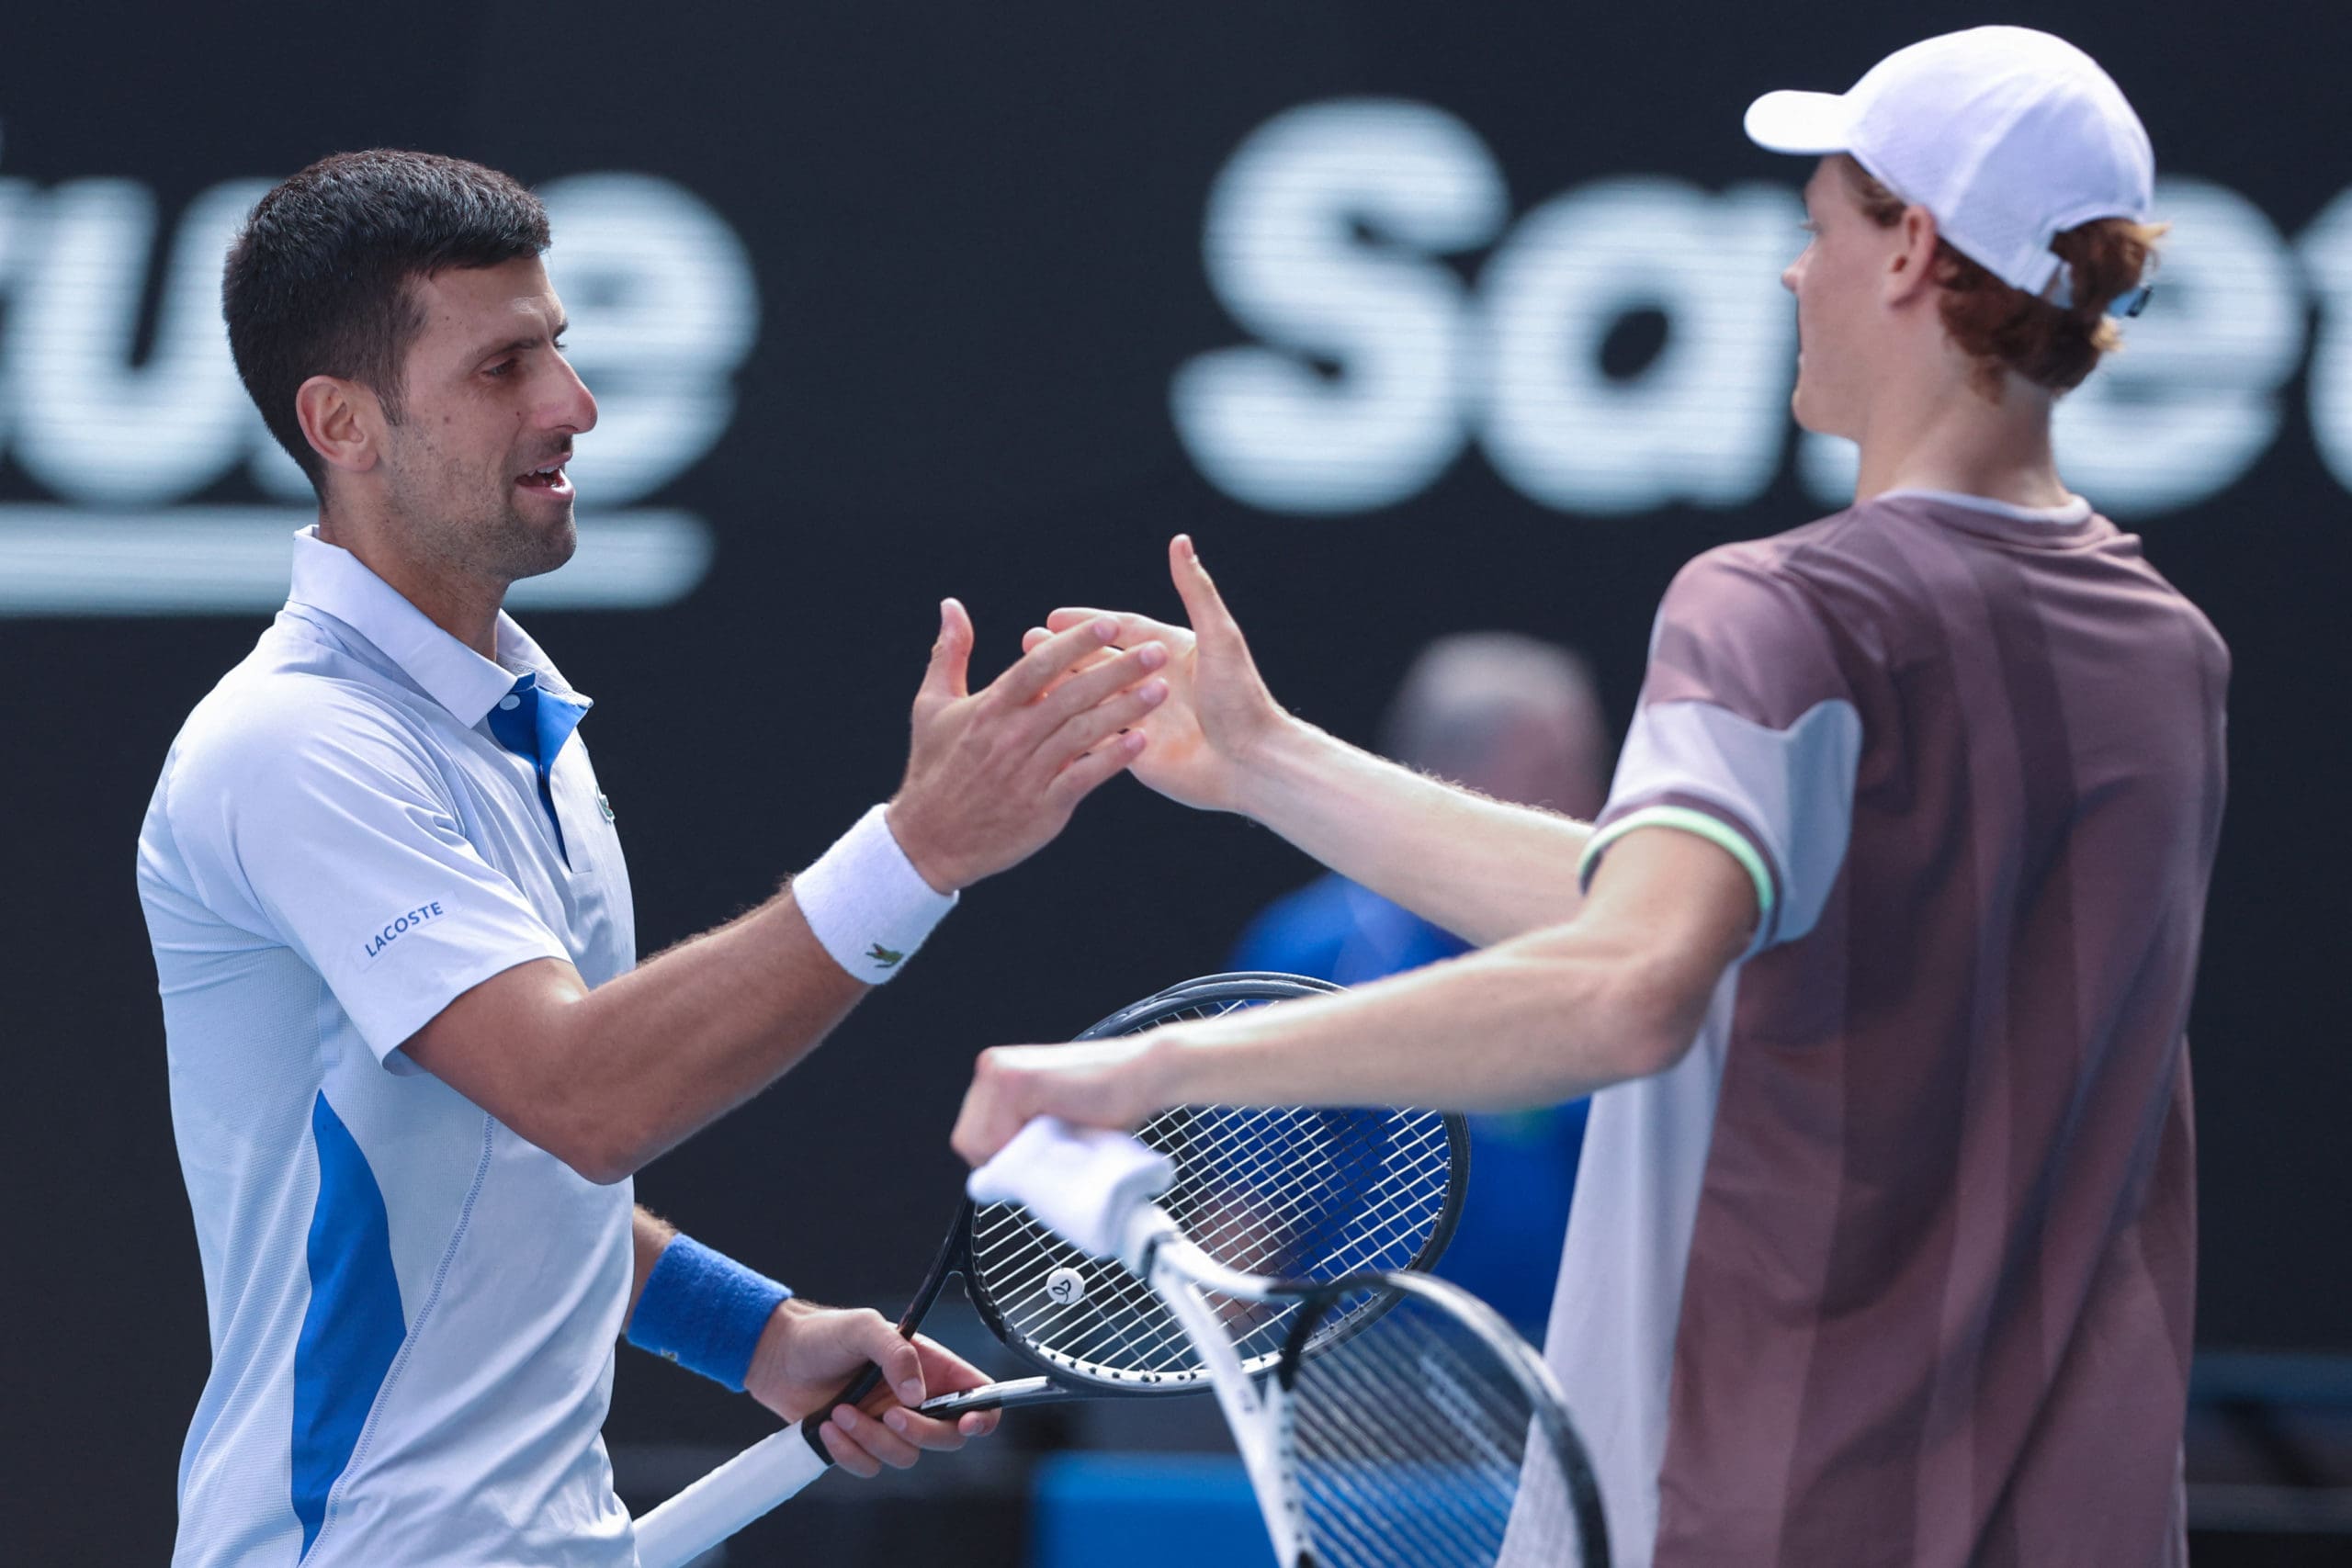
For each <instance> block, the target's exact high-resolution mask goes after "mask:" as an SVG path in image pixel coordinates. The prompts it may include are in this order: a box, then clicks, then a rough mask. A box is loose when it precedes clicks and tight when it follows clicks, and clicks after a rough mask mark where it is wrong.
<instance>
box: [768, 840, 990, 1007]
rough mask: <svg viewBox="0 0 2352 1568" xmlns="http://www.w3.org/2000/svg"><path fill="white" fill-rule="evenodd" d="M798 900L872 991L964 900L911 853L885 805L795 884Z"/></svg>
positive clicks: (836, 956) (822, 940)
mask: <svg viewBox="0 0 2352 1568" xmlns="http://www.w3.org/2000/svg"><path fill="white" fill-rule="evenodd" d="M792 897H793V901H794V902H795V903H796V904H797V905H798V906H799V908H800V913H801V917H802V918H803V919H806V920H807V921H808V922H809V931H811V932H812V933H813V934H814V935H815V936H816V938H817V942H818V944H819V945H820V946H821V947H823V948H824V950H825V951H826V953H829V954H831V957H832V960H833V962H834V963H836V964H840V965H841V966H842V969H844V970H846V971H847V972H848V973H849V974H850V975H852V976H855V977H856V978H858V979H860V980H863V981H865V983H866V984H867V985H870V986H878V985H880V984H881V983H882V982H883V981H885V980H888V979H889V978H890V977H891V976H893V975H895V974H897V973H898V971H899V966H900V964H903V963H904V961H905V960H906V959H907V958H909V957H910V956H911V955H912V954H913V953H914V952H915V950H916V949H917V948H919V947H921V946H922V944H923V941H924V939H925V938H927V937H928V936H930V935H931V933H932V931H933V928H935V927H936V926H937V925H938V924H939V922H940V921H941V920H943V919H946V918H947V911H948V910H950V909H952V908H955V907H956V897H957V895H956V894H955V893H953V892H948V893H942V892H941V891H940V890H939V886H938V884H936V883H935V882H933V879H932V876H931V875H930V874H925V872H924V870H923V868H922V866H920V865H918V864H917V863H916V862H915V859H914V857H913V855H911V854H910V853H909V852H908V850H907V847H906V845H905V844H904V843H903V842H902V841H901V840H900V838H899V832H898V829H897V828H896V826H895V825H894V818H893V810H892V807H885V806H877V807H874V808H873V809H872V810H870V811H868V812H867V813H866V814H865V816H864V817H861V818H858V820H857V825H856V826H855V827H854V828H852V829H850V830H849V831H848V832H846V833H844V834H842V836H841V838H840V839H839V840H835V842H834V844H833V846H832V847H831V849H829V850H827V851H826V852H824V853H823V854H822V855H820V856H819V857H818V858H817V861H816V863H815V864H813V865H811V866H809V869H808V870H807V871H804V872H802V873H801V874H799V875H798V876H797V877H795V878H793V880H792Z"/></svg>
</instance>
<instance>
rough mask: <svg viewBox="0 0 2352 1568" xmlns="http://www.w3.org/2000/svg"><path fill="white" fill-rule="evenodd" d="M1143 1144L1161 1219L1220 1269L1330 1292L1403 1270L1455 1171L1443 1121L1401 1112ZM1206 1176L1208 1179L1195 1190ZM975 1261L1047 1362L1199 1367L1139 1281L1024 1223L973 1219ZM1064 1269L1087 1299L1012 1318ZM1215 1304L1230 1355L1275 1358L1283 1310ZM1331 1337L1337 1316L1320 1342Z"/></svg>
mask: <svg viewBox="0 0 2352 1568" xmlns="http://www.w3.org/2000/svg"><path fill="white" fill-rule="evenodd" d="M1335 1128H1336V1129H1337V1131H1336V1132H1335ZM1145 1137H1146V1141H1147V1142H1156V1143H1157V1144H1158V1145H1159V1146H1161V1147H1163V1148H1165V1149H1167V1150H1168V1151H1169V1152H1170V1153H1171V1154H1174V1155H1176V1156H1178V1161H1179V1171H1180V1174H1179V1178H1178V1181H1177V1185H1176V1187H1175V1188H1174V1189H1172V1190H1170V1193H1169V1194H1168V1196H1167V1199H1166V1201H1165V1203H1164V1207H1166V1208H1167V1209H1168V1210H1169V1211H1170V1216H1171V1217H1172V1218H1174V1219H1175V1220H1176V1221H1177V1223H1178V1224H1179V1225H1180V1227H1182V1229H1184V1230H1185V1231H1186V1233H1187V1234H1188V1235H1189V1236H1190V1237H1191V1238H1192V1239H1193V1241H1194V1243H1195V1244H1196V1245H1198V1246H1200V1247H1202V1248H1203V1249H1204V1250H1205V1251H1207V1252H1209V1253H1210V1254H1211V1255H1212V1256H1214V1257H1216V1258H1218V1259H1219V1260H1220V1261H1222V1262H1225V1263H1226V1264H1227V1265H1228V1266H1230V1267H1234V1268H1238V1269H1243V1270H1245V1271H1248V1272H1252V1273H1258V1274H1291V1275H1303V1276H1306V1277H1310V1278H1325V1279H1328V1278H1332V1277H1334V1276H1337V1275H1340V1274H1346V1273H1355V1272H1361V1271H1365V1270H1368V1269H1377V1268H1382V1267H1385V1266H1388V1265H1390V1264H1392V1263H1394V1264H1403V1263H1408V1262H1410V1261H1411V1260H1412V1259H1413V1258H1416V1257H1418V1256H1419V1252H1420V1249H1421V1247H1423V1246H1424V1245H1426V1243H1427V1242H1428V1240H1429V1237H1430V1233H1431V1231H1432V1230H1433V1229H1434V1227H1435V1224H1437V1221H1438V1218H1439V1216H1440V1215H1441V1214H1442V1211H1443V1207H1444V1193H1445V1182H1446V1181H1447V1179H1448V1176H1449V1173H1450V1169H1451V1159H1452V1145H1451V1142H1450V1139H1449V1137H1448V1134H1447V1130H1446V1125H1445V1123H1444V1122H1443V1119H1442V1118H1439V1117H1434V1116H1422V1115H1418V1114H1415V1113H1411V1112H1405V1113H1396V1112H1385V1111H1382V1112H1353V1111H1351V1112H1330V1111H1230V1110H1204V1109H1201V1108H1188V1109H1186V1110H1184V1111H1177V1112H1171V1113H1170V1115H1169V1116H1168V1117H1165V1118H1162V1119H1161V1122H1158V1123H1155V1124H1154V1126H1153V1127H1152V1128H1148V1129H1146V1132H1145ZM1375 1162H1376V1163H1375ZM1204 1170H1208V1171H1214V1172H1216V1173H1217V1174H1216V1176H1215V1178H1214V1179H1208V1180H1204V1179H1201V1178H1202V1173H1203V1172H1204ZM1375 1170H1376V1171H1377V1172H1378V1173H1379V1174H1377V1175H1372V1174H1371V1172H1373V1171H1375ZM1237 1194H1246V1196H1237ZM974 1253H975V1261H976V1268H977V1269H978V1271H979V1272H980V1273H982V1274H983V1275H985V1276H986V1285H987V1289H988V1290H989V1292H990V1294H991V1296H992V1297H993V1298H994V1299H995V1300H996V1301H997V1302H998V1303H999V1307H1000V1311H1002V1312H1004V1313H1005V1315H1006V1317H1007V1320H1008V1324H1009V1325H1010V1326H1012V1327H1014V1328H1016V1329H1017V1330H1018V1331H1019V1332H1020V1333H1021V1334H1022V1335H1023V1337H1026V1338H1027V1339H1029V1340H1030V1342H1031V1343H1032V1344H1033V1345H1035V1346H1036V1347H1038V1348H1044V1349H1046V1350H1047V1351H1048V1353H1054V1352H1059V1353H1060V1354H1062V1355H1068V1356H1070V1357H1074V1358H1076V1359H1080V1360H1084V1361H1087V1362H1090V1363H1092V1364H1094V1365H1095V1366H1098V1367H1104V1368H1119V1369H1122V1370H1124V1371H1127V1372H1129V1373H1135V1374H1144V1375H1174V1374H1182V1373H1185V1372H1189V1371H1194V1370H1196V1369H1197V1366H1198V1361H1197V1358H1195V1357H1194V1356H1193V1353H1192V1350H1191V1348H1190V1345H1189V1342H1188V1341H1187V1340H1186V1339H1185V1337H1184V1336H1183V1334H1182V1329H1181V1328H1180V1327H1179V1326H1178V1325H1176V1324H1175V1322H1174V1321H1173V1319H1172V1318H1170V1316H1169V1315H1168V1314H1167V1313H1166V1310H1165V1309H1164V1308H1162V1307H1161V1306H1160V1305H1159V1303H1158V1300H1157V1298H1155V1297H1154V1296H1152V1294H1151V1292H1149V1290H1148V1288H1147V1287H1145V1286H1144V1285H1143V1284H1142V1282H1141V1281H1140V1280H1134V1279H1133V1278H1132V1277H1131V1276H1128V1275H1126V1274H1125V1270H1123V1269H1110V1268H1108V1267H1107V1266H1104V1265H1101V1264H1098V1263H1096V1262H1094V1261H1093V1260H1091V1259H1088V1258H1083V1257H1082V1255H1080V1254H1078V1253H1076V1252H1075V1251H1074V1250H1073V1249H1071V1248H1069V1247H1067V1246H1066V1245H1065V1244H1063V1243H1062V1242H1061V1241H1060V1240H1059V1239H1058V1238H1057V1237H1055V1236H1053V1235H1051V1234H1050V1233H1049V1232H1046V1230H1045V1229H1044V1228H1043V1227H1042V1226H1039V1225H1037V1224H1035V1222H1034V1221H1032V1220H1030V1219H1029V1217H1028V1216H1027V1214H1026V1213H1023V1212H1022V1211H1019V1210H1014V1209H1007V1208H992V1209H990V1210H987V1211H983V1212H982V1213H981V1214H980V1215H979V1216H978V1217H977V1218H976V1223H975V1226H974ZM1064 1269H1068V1270H1071V1271H1073V1272H1074V1273H1075V1274H1076V1276H1077V1277H1078V1278H1079V1279H1080V1280H1083V1281H1084V1282H1085V1284H1086V1294H1085V1296H1084V1298H1083V1299H1081V1300H1080V1301H1076V1302H1065V1303H1057V1302H1055V1301H1054V1300H1053V1299H1052V1296H1051V1294H1050V1292H1043V1291H1040V1292H1037V1293H1036V1295H1035V1300H1034V1303H1033V1304H1032V1305H1031V1307H1030V1308H1029V1309H1028V1310H1026V1311H1023V1310H1021V1309H1020V1307H1019V1305H1018V1303H1019V1301H1020V1300H1021V1298H1020V1297H1019V1296H1018V1295H1017V1294H1014V1293H1013V1292H1018V1291H1019V1290H1021V1289H1022V1288H1023V1285H1024V1284H1028V1285H1034V1284H1035V1281H1036V1280H1040V1279H1043V1280H1046V1281H1047V1282H1048V1283H1050V1280H1051V1276H1052V1275H1054V1274H1055V1273H1057V1272H1059V1271H1061V1270H1064ZM1007 1303H1013V1304H1012V1306H1011V1308H1010V1310H1008V1306H1007ZM1216 1305H1217V1307H1218V1310H1219V1313H1220V1317H1221V1319H1222V1320H1223V1322H1224V1323H1225V1325H1226V1327H1227V1330H1228V1332H1229V1333H1230V1334H1231V1335H1232V1336H1233V1337H1234V1338H1235V1339H1236V1341H1237V1343H1238V1350H1239V1353H1240V1354H1242V1356H1243V1357H1244V1359H1247V1360H1253V1361H1255V1362H1257V1363H1259V1364H1263V1363H1264V1362H1265V1361H1267V1360H1269V1359H1271V1358H1272V1356H1273V1355H1274V1354H1275V1353H1276V1352H1277V1351H1278V1350H1279V1348H1280V1346H1281V1343H1282V1339H1283V1337H1284V1336H1285V1335H1286V1334H1287V1332H1288V1328H1287V1325H1288V1321H1289V1317H1290V1314H1291V1313H1292V1311H1293V1310H1295V1309H1294V1308H1293V1307H1292V1305H1291V1304H1290V1303H1286V1302H1285V1303H1245V1302H1238V1301H1231V1300H1227V1299H1226V1298H1222V1297H1220V1298H1217V1299H1216ZM1339 1329H1340V1320H1339V1319H1337V1318H1335V1319H1334V1321H1332V1322H1331V1323H1329V1324H1327V1325H1325V1326H1324V1327H1323V1329H1322V1330H1321V1331H1320V1332H1321V1333H1323V1334H1326V1335H1328V1334H1330V1333H1335V1332H1338V1331H1339Z"/></svg>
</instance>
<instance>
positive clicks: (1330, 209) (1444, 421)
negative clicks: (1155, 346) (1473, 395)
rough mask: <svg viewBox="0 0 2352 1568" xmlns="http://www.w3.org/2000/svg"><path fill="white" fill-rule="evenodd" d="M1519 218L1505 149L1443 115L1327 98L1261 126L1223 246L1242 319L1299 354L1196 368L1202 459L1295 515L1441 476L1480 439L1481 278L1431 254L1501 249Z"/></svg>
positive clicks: (1213, 268)
mask: <svg viewBox="0 0 2352 1568" xmlns="http://www.w3.org/2000/svg"><path fill="white" fill-rule="evenodd" d="M1509 212H1510V208H1509V202H1508V198H1507V197H1506V195H1505V192H1504V189H1503V182H1502V173H1501V171H1500V170H1499V169H1498V168H1497V167H1496V166H1495V161H1494V158H1493V156H1492V155H1491V154H1490V153H1488V152H1487V149H1486V146H1485V144H1484V143H1482V142H1481V141H1479V140H1478V138H1477V136H1476V133H1475V132H1473V131H1472V130H1470V129H1469V128H1468V127H1467V126H1465V125H1464V124H1463V123H1462V122H1461V121H1460V120H1458V119H1456V118H1453V116H1452V115H1449V114H1446V113H1444V112H1443V111H1442V110H1440V109H1434V108H1430V107H1426V106H1424V105H1419V104H1408V103H1385V102H1340V103H1328V104H1314V105H1309V106H1307V107H1304V108H1297V109H1293V110H1291V111H1289V112H1288V113H1286V114H1283V115H1280V116H1277V117H1276V118H1274V119H1272V120H1271V121H1269V122H1268V123H1267V124H1266V125H1265V126H1263V127H1262V128H1261V129H1260V130H1258V131H1257V132H1256V133H1255V134H1254V135H1252V136H1251V137H1250V139H1249V141H1246V142H1244V143H1243V144H1242V146H1241V149H1240V151H1239V152H1236V153H1235V154H1234V155H1233V158H1232V160H1231V161H1230V162H1229V163H1227V165H1226V167H1225V170H1224V172H1223V173H1222V174H1220V175H1218V176H1217V181H1216V188H1215V189H1214V190H1213V191H1212V192H1211V194H1210V197H1209V210H1208V228H1207V234H1206V237H1205V240H1204V250H1205V253H1206V254H1205V258H1204V259H1205V261H1206V263H1207V266H1208V276H1209V283H1210V286H1211V287H1212V288H1214V289H1215V290H1216V296H1217V299H1219V300H1220V301H1221V302H1222V303H1223V304H1224V305H1225V308H1226V309H1227V310H1229V311H1230V312H1232V314H1233V317H1234V319H1235V320H1236V321H1239V322H1241V324H1242V325H1244V326H1246V327H1248V328H1249V329H1250V331H1251V332H1253V333H1257V334H1258V335H1259V336H1260V337H1261V338H1263V339H1264V340H1266V341H1267V342H1269V343H1272V344H1279V345H1280V349H1273V348H1261V347H1250V348H1227V349H1220V350H1217V351H1216V352H1214V353H1210V354H1204V355H1200V356H1199V357H1198V358H1196V359H1194V360H1193V361H1192V362H1191V363H1190V364H1188V365H1186V366H1184V367H1183V368H1182V370H1180V371H1179V372H1178V373H1177V376H1176V380H1175V385H1174V387H1173V389H1172V400H1173V404H1174V413H1175V419H1176V429H1177V431H1178V433H1179V434H1180V435H1181V436H1182V438H1183V441H1184V445H1185V446H1187V447H1188V448H1189V449H1190V450H1191V452H1192V455H1193V461H1194V462H1195V463H1196V464H1198V465H1199V467H1200V468H1201V471H1202V472H1203V473H1204V474H1206V475H1207V476H1208V477H1209V479H1210V480H1211V481H1212V482H1214V483H1215V484H1216V486H1217V488H1219V489H1220V490H1223V491H1226V492H1227V494H1229V495H1232V496H1234V497H1236V498H1238V499H1239V500H1242V501H1245V502H1250V503H1251V504H1253V505H1257V506H1262V507H1265V508H1268V509H1269V510H1272V511H1278V512H1306V513H1324V512H1360V511H1363V510H1366V509H1368V508H1371V507H1375V506H1385V505H1387V504H1388V503H1390V502H1397V501H1402V500H1404V499H1405V498H1406V497H1408V496H1409V495H1412V494H1414V493H1415V492H1416V491H1419V490H1421V489H1422V488H1423V487H1424V486H1426V485H1427V484H1429V483H1430V480H1432V479H1435V478H1436V477H1437V476H1438V474H1439V473H1440V472H1441V471H1442V470H1443V468H1445V466H1446V465H1447V464H1448V463H1450V462H1452V461H1453V458H1454V457H1455V455H1456V454H1458V453H1459V452H1460V451H1461V449H1462V443H1463V439H1464V425H1463V420H1462V414H1461V406H1460V405H1461V401H1462V399H1461V389H1460V387H1459V382H1460V379H1461V376H1462V359H1463V354H1462V338H1463V336H1464V299H1463V293H1464V290H1463V287H1462V283H1461V280H1460V279H1459V278H1457V277H1456V276H1454V275H1453V273H1452V272H1450V271H1449V270H1447V269H1446V268H1445V267H1444V266H1442V265H1438V264H1436V263H1434V262H1432V261H1430V260H1429V259H1428V258H1430V257H1431V256H1436V255H1442V254H1446V253H1448V252H1452V251H1463V250H1472V249H1476V248H1477V247H1479V246H1481V245H1484V244H1486V243H1488V242H1489V241H1491V240H1492V239H1493V238H1494V236H1495V234H1496V233H1497V232H1498V231H1499V230H1500V229H1501V227H1502V223H1503V220H1504V219H1505V218H1506V217H1508V216H1509ZM1359 226H1361V228H1362V229H1363V231H1368V232H1369V233H1370V234H1371V235H1372V236H1374V241H1375V243H1370V244H1367V243H1364V242H1363V240H1361V239H1360V238H1359V237H1358V229H1359ZM1285 351H1286V352H1285ZM1311 360H1321V361H1324V362H1327V363H1330V364H1334V365H1336V366H1337V367H1338V370H1339V374H1338V376H1337V377H1336V378H1326V377H1325V376H1323V375H1322V374H1321V373H1320V372H1319V371H1318V370H1317V367H1316V366H1315V365H1314V364H1312V363H1310V361H1311Z"/></svg>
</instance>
